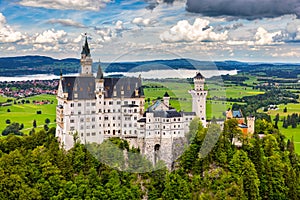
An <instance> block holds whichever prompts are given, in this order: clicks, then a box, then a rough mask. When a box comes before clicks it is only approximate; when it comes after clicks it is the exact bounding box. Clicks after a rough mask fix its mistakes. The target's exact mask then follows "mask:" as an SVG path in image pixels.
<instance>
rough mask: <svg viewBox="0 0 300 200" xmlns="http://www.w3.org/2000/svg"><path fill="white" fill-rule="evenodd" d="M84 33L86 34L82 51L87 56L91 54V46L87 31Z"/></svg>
mask: <svg viewBox="0 0 300 200" xmlns="http://www.w3.org/2000/svg"><path fill="white" fill-rule="evenodd" d="M84 35H85V43H84V45H83V46H82V52H81V54H82V55H85V56H90V55H91V52H90V48H89V43H88V41H87V33H85V34H84Z"/></svg>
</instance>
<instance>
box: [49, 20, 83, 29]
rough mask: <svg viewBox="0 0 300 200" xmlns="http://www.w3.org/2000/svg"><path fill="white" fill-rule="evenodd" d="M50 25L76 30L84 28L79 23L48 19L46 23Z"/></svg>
mask: <svg viewBox="0 0 300 200" xmlns="http://www.w3.org/2000/svg"><path fill="white" fill-rule="evenodd" d="M47 22H48V23H50V24H61V25H63V26H71V27H76V28H85V26H84V25H83V24H81V23H78V22H75V21H73V20H71V19H50V20H48V21H47Z"/></svg>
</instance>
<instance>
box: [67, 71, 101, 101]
mask: <svg viewBox="0 0 300 200" xmlns="http://www.w3.org/2000/svg"><path fill="white" fill-rule="evenodd" d="M62 86H63V92H64V93H68V98H67V100H75V99H77V100H91V99H95V98H96V96H95V78H94V77H85V76H67V77H63V78H62Z"/></svg>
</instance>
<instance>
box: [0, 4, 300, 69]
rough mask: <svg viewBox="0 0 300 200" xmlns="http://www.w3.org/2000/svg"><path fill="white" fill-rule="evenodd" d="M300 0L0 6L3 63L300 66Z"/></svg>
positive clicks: (1, 55) (0, 44)
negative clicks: (31, 59)
mask: <svg viewBox="0 0 300 200" xmlns="http://www.w3.org/2000/svg"><path fill="white" fill-rule="evenodd" d="M299 17H300V0H288V1H284V0H213V1H212V0H126V1H121V0H114V1H111V0H51V1H49V0H0V57H11V56H23V55H43V56H51V57H54V58H59V59H62V58H70V57H71V58H79V57H80V51H81V48H82V45H83V42H84V34H85V33H87V35H88V42H89V44H90V48H91V54H92V58H93V60H94V61H99V60H101V61H104V62H114V61H133V60H139V61H140V60H153V59H172V58H192V59H197V60H211V61H213V60H218V61H221V60H238V61H250V62H297V63H299V60H300V43H299V42H300V19H299Z"/></svg>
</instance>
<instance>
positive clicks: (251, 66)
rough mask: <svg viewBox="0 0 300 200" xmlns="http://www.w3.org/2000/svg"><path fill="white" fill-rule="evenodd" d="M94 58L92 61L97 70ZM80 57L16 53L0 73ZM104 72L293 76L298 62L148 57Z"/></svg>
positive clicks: (55, 65) (60, 66)
mask: <svg viewBox="0 0 300 200" xmlns="http://www.w3.org/2000/svg"><path fill="white" fill-rule="evenodd" d="M98 64H99V63H98V62H95V63H94V64H93V72H96V71H97V66H98ZM79 65H80V60H79V59H75V58H66V59H61V60H60V59H54V58H51V57H46V56H19V57H2V58H0V76H21V75H22V76H23V75H34V74H55V75H59V73H60V70H62V72H63V74H67V73H77V72H78V70H79ZM101 66H102V68H103V69H104V70H105V72H128V71H132V72H134V71H149V70H163V69H170V68H171V69H201V70H214V69H216V68H217V69H219V70H235V69H237V70H239V71H240V72H252V73H261V72H266V71H268V73H270V74H274V75H275V76H277V75H278V74H279V75H283V78H286V77H287V76H288V77H291V78H296V77H295V76H297V74H300V69H299V66H300V64H285V63H247V62H238V61H230V60H229V61H215V62H210V61H198V60H193V59H185V58H181V59H172V60H151V61H139V62H114V63H101Z"/></svg>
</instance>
